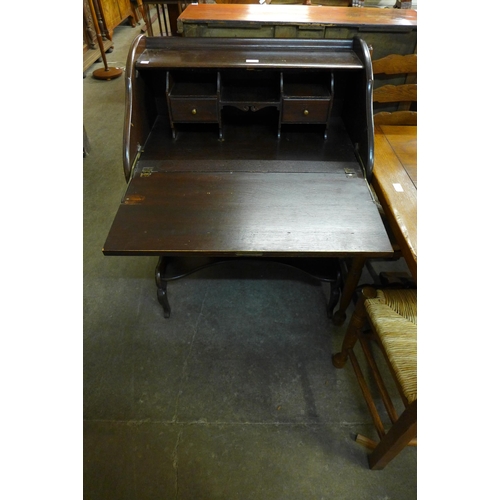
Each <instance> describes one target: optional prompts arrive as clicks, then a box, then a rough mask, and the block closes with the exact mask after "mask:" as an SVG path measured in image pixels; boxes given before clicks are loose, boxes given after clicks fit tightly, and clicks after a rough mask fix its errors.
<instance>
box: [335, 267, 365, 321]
mask: <svg viewBox="0 0 500 500" xmlns="http://www.w3.org/2000/svg"><path fill="white" fill-rule="evenodd" d="M365 260H366V259H365V258H364V257H354V258H353V260H352V264H351V267H350V269H349V271H348V273H347V277H346V280H345V284H344V288H343V290H342V295H341V296H340V304H339V308H338V310H337V311H336V312H335V314H334V315H333V324H334V325H335V326H341V325H343V324H344V321H345V319H346V313H345V312H346V310H347V308H348V307H349V304H350V303H351V300H352V296H353V294H354V290H355V289H356V287H357V286H358V282H359V278H360V277H361V272H362V271H363V266H364V265H365Z"/></svg>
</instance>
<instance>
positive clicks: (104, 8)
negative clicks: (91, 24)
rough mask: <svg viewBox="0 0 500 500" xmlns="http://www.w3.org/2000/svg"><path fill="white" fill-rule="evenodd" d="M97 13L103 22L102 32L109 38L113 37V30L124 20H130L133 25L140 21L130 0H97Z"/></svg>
mask: <svg viewBox="0 0 500 500" xmlns="http://www.w3.org/2000/svg"><path fill="white" fill-rule="evenodd" d="M96 14H97V17H98V19H99V20H100V22H102V26H100V28H101V33H102V35H103V36H104V37H105V38H107V39H108V40H112V39H113V30H114V29H115V28H116V27H117V26H118V25H119V24H121V23H122V22H123V21H125V20H128V22H129V23H130V25H131V26H135V25H136V23H137V22H138V19H137V16H136V13H135V9H134V7H133V6H132V4H131V2H130V0H97V2H96Z"/></svg>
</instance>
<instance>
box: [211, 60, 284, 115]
mask: <svg viewBox="0 0 500 500" xmlns="http://www.w3.org/2000/svg"><path fill="white" fill-rule="evenodd" d="M221 104H222V105H223V106H229V105H233V106H240V107H242V108H243V109H245V110H246V108H248V107H253V108H254V109H260V108H261V107H264V106H272V105H274V106H279V105H280V73H279V72H272V71H271V72H266V73H262V72H255V71H247V70H237V71H231V72H224V73H223V74H222V78H221Z"/></svg>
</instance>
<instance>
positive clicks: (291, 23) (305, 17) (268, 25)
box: [177, 3, 417, 59]
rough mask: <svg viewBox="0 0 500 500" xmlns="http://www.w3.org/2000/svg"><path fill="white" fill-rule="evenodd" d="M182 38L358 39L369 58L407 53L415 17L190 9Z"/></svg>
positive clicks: (330, 10) (343, 10) (336, 10)
mask: <svg viewBox="0 0 500 500" xmlns="http://www.w3.org/2000/svg"><path fill="white" fill-rule="evenodd" d="M177 23H178V31H179V33H182V34H183V36H185V37H242V38H249V37H252V38H253V37H256V38H327V39H352V38H353V37H354V36H359V37H360V38H362V39H363V40H364V41H365V42H366V43H367V44H368V45H369V46H372V48H373V53H372V57H373V59H379V58H381V57H384V56H386V55H389V54H393V53H397V54H413V53H414V52H415V50H416V46H417V13H416V11H414V10H399V9H373V8H365V9H357V8H352V7H326V6H325V7H319V6H314V5H311V6H308V5H274V3H272V4H271V5H266V6H262V5H213V4H211V5H202V4H199V5H194V4H190V5H188V6H187V8H186V9H185V10H184V12H183V13H182V14H181V15H180V16H179V18H178V20H177Z"/></svg>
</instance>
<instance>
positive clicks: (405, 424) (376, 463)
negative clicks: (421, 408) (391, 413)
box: [368, 401, 417, 470]
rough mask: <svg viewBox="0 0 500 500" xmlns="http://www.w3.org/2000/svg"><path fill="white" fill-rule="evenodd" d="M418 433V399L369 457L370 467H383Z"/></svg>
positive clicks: (375, 468) (379, 468)
mask: <svg viewBox="0 0 500 500" xmlns="http://www.w3.org/2000/svg"><path fill="white" fill-rule="evenodd" d="M416 435H417V401H413V403H411V404H410V405H409V406H408V408H406V410H405V411H404V412H403V413H402V414H401V416H400V417H399V420H398V421H397V422H396V423H395V424H394V425H393V426H392V427H391V428H390V429H389V431H388V432H387V434H386V435H385V436H384V437H383V438H382V439H381V440H380V443H379V444H378V445H377V447H376V448H375V449H374V450H373V452H372V453H371V454H370V456H369V457H368V463H369V465H370V469H373V470H381V469H383V468H384V467H385V466H386V465H387V464H388V463H389V462H390V461H391V460H392V459H393V458H394V457H396V456H397V455H398V454H399V453H400V452H401V451H402V450H403V448H405V447H406V446H407V445H408V443H409V442H410V441H411V440H412V439H413V438H414V437H415V436H416Z"/></svg>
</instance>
